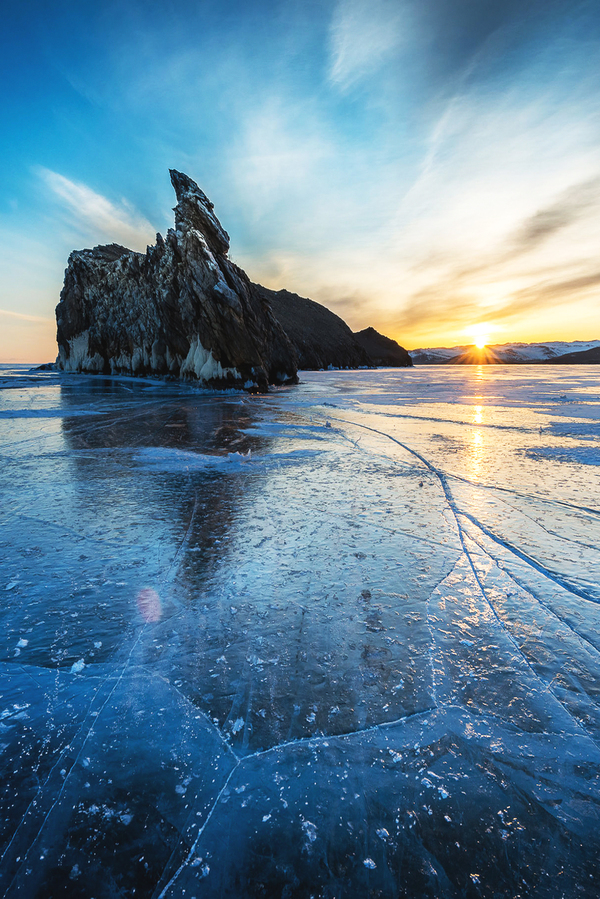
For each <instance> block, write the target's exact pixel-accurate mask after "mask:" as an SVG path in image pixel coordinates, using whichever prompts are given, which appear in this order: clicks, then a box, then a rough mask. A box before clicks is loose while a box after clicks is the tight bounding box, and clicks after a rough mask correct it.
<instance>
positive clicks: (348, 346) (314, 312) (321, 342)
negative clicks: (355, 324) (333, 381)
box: [254, 284, 373, 370]
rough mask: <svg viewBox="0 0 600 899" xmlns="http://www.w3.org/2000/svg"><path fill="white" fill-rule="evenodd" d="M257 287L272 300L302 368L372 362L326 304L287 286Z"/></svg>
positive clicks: (363, 364) (355, 364) (271, 302)
mask: <svg viewBox="0 0 600 899" xmlns="http://www.w3.org/2000/svg"><path fill="white" fill-rule="evenodd" d="M254 287H255V288H256V290H257V291H258V292H259V293H260V295H261V296H262V297H263V298H264V299H265V300H267V301H268V302H269V303H270V304H271V308H272V309H273V312H274V314H275V317H276V318H277V320H278V321H279V322H280V323H281V324H282V325H283V329H284V331H285V332H286V334H287V335H288V337H289V338H290V340H291V341H292V343H293V345H294V348H295V350H296V352H297V354H298V367H299V368H301V369H317V370H318V369H321V368H360V367H363V366H364V367H367V368H371V367H372V366H373V363H372V361H371V359H370V358H369V356H368V354H367V353H366V352H365V350H364V349H363V348H362V347H361V346H360V345H359V344H358V343H357V342H356V340H355V336H354V334H353V333H352V331H351V330H350V328H349V327H348V325H347V324H346V322H345V321H343V320H342V319H341V318H340V317H339V316H338V315H335V314H334V313H333V312H331V311H330V310H329V309H327V308H326V307H325V306H321V304H320V303H315V301H314V300H309V299H307V298H306V297H300V296H298V294H296V293H290V292H289V291H288V290H277V291H275V290H269V289H268V288H267V287H261V286H260V285H259V284H255V285H254Z"/></svg>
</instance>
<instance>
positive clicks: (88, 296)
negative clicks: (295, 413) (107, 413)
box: [56, 170, 297, 390]
mask: <svg viewBox="0 0 600 899" xmlns="http://www.w3.org/2000/svg"><path fill="white" fill-rule="evenodd" d="M171 182H172V184H173V187H174V189H175V192H176V194H177V206H176V207H175V230H169V231H168V233H167V236H166V238H164V239H163V238H162V237H161V235H160V234H157V236H156V245H155V246H153V247H148V250H147V251H146V254H145V255H144V254H142V253H135V252H133V251H132V250H127V249H126V248H125V247H121V246H118V245H117V244H110V245H109V246H103V247H95V248H94V249H93V250H78V251H75V252H73V253H71V255H70V257H69V262H68V267H67V270H66V273H65V283H64V287H63V289H62V292H61V295H60V302H59V304H58V306H57V307H56V319H57V324H58V333H57V342H58V348H59V355H58V360H57V362H58V364H59V366H60V368H62V369H64V370H65V371H79V372H80V371H85V372H98V373H106V374H109V373H111V374H112V373H114V374H117V373H120V374H136V375H149V374H155V375H172V376H174V377H180V378H189V379H191V380H197V381H200V382H203V383H205V384H208V385H210V386H231V387H242V386H243V387H246V388H247V389H252V388H254V389H259V390H266V389H267V386H268V384H273V383H285V382H288V381H295V380H296V369H297V358H296V353H295V351H294V349H293V346H292V344H291V342H290V340H289V339H288V338H287V336H286V334H285V333H284V331H283V328H282V327H281V325H280V324H279V322H278V321H277V320H276V318H275V317H274V316H273V313H272V312H271V309H270V307H269V304H268V302H267V300H266V299H265V297H264V296H263V294H262V293H261V291H260V290H259V289H258V288H257V287H256V286H255V285H253V284H252V283H251V282H250V280H249V279H248V277H247V275H246V274H245V272H243V271H242V270H241V269H240V268H238V267H237V266H236V265H234V263H233V262H231V260H230V259H228V258H227V252H228V249H229V236H228V234H227V232H226V231H224V229H223V228H222V226H221V224H220V222H219V220H218V219H217V217H216V215H215V214H214V212H213V204H212V203H211V202H210V200H209V199H208V197H206V195H205V194H204V193H203V192H202V191H201V190H200V188H199V187H198V185H197V184H195V182H194V181H192V180H191V178H188V176H187V175H184V174H182V173H181V172H177V171H174V170H171Z"/></svg>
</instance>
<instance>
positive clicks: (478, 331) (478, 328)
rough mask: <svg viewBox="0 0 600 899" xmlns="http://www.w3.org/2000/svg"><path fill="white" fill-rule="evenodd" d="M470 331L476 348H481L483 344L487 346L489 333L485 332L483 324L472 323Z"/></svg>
mask: <svg viewBox="0 0 600 899" xmlns="http://www.w3.org/2000/svg"><path fill="white" fill-rule="evenodd" d="M471 333H472V334H473V339H474V342H475V346H476V347H477V349H478V350H482V349H483V348H484V347H485V346H487V342H488V339H489V334H488V333H487V331H486V330H485V327H484V326H483V325H474V326H473V328H472V329H471Z"/></svg>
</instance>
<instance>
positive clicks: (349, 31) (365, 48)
mask: <svg viewBox="0 0 600 899" xmlns="http://www.w3.org/2000/svg"><path fill="white" fill-rule="evenodd" d="M404 11H405V10H404V4H402V3H400V2H398V0H338V3H337V5H336V7H335V10H334V13H333V17H332V21H331V26H330V67H329V77H330V80H331V81H332V82H333V83H334V84H336V85H337V86H339V87H340V88H341V89H343V90H346V89H347V88H349V87H351V86H352V85H353V84H354V83H356V82H357V81H359V80H360V79H361V78H363V77H364V76H365V75H369V74H371V73H372V72H374V71H376V70H377V69H379V68H380V67H381V66H382V65H383V64H384V63H385V62H387V60H388V59H389V58H390V57H391V56H392V55H393V54H394V52H395V51H396V50H397V48H398V46H399V45H400V44H401V43H402V42H403V41H404V40H406V33H405V28H406V25H405V23H404V22H403V12H404ZM403 25H404V29H403Z"/></svg>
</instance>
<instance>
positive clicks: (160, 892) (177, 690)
mask: <svg viewBox="0 0 600 899" xmlns="http://www.w3.org/2000/svg"><path fill="white" fill-rule="evenodd" d="M0 388H1V391H0V445H1V454H2V467H1V470H0V496H1V508H2V523H3V528H2V535H1V540H0V546H1V554H0V597H1V598H2V604H1V610H0V614H1V616H2V627H1V629H0V646H1V652H2V660H1V681H0V684H1V704H0V747H1V754H0V762H1V766H2V767H1V777H0V789H1V792H2V800H1V815H0V845H1V853H2V855H1V862H0V895H2V896H7V897H17V896H18V897H20V899H23V897H27V899H38V897H39V899H54V897H59V896H61V897H64V896H68V897H76V899H77V897H81V899H92V897H94V899H109V897H111V899H113V897H125V896H127V897H129V896H134V895H135V896H136V897H154V899H158V897H171V899H175V897H182V896H184V897H186V899H191V897H194V896H195V897H197V899H200V897H240V899H244V897H288V899H292V897H293V899H296V897H306V899H309V897H311V896H313V897H315V899H316V897H327V899H333V897H335V899H354V897H359V896H360V897H371V896H373V897H386V899H387V897H394V899H395V897H407V899H409V897H410V899H419V897H432V899H446V897H448V899H450V897H452V899H454V897H457V899H458V897H479V896H482V897H490V899H493V897H496V899H497V897H510V899H516V897H536V899H546V897H548V899H558V897H565V899H572V897H590V899H592V897H593V899H597V897H598V896H599V895H600V748H599V740H600V705H599V699H600V605H599V603H600V551H599V547H600V477H599V473H600V368H599V367H593V366H590V367H587V366H572V367H571V366H560V367H558V366H557V367H552V366H514V367H500V366H498V367H496V366H490V367H480V368H478V367H460V366H448V367H437V368H435V367H422V368H417V369H413V370H378V371H365V372H322V373H316V372H315V373H312V372H311V373H304V374H302V383H301V384H300V385H299V386H297V387H290V388H280V389H278V390H274V391H273V392H272V393H270V394H269V395H268V396H249V395H241V394H235V393H229V394H225V393H223V394H216V393H210V392H202V391H199V390H196V389H193V388H190V387H187V386H185V385H175V384H163V383H159V382H152V381H141V380H140V381H136V380H135V379H121V380H111V379H105V378H102V377H83V376H58V375H56V374H53V373H39V372H34V373H28V372H27V370H26V369H24V368H19V367H12V368H11V367H9V366H4V367H2V368H1V369H0Z"/></svg>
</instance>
